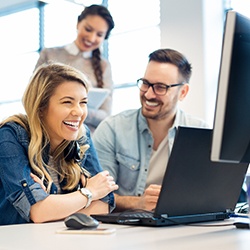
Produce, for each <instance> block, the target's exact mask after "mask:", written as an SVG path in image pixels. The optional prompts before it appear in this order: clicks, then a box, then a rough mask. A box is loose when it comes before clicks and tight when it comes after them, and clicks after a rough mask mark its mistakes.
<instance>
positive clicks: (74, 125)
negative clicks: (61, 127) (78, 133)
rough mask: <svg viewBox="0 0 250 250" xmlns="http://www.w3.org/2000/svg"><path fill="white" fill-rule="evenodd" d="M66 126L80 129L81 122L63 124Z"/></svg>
mask: <svg viewBox="0 0 250 250" xmlns="http://www.w3.org/2000/svg"><path fill="white" fill-rule="evenodd" d="M63 123H64V124H65V125H67V126H70V127H72V128H78V127H79V122H65V121H64V122H63Z"/></svg>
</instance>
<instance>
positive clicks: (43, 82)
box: [1, 63, 89, 192]
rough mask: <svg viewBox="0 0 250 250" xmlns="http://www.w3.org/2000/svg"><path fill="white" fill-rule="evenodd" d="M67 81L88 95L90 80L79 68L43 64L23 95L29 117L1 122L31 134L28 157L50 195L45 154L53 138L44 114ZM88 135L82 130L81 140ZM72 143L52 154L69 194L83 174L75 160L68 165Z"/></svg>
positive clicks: (12, 118) (58, 148) (49, 181)
mask: <svg viewBox="0 0 250 250" xmlns="http://www.w3.org/2000/svg"><path fill="white" fill-rule="evenodd" d="M65 81H77V82H79V83H81V84H82V85H83V86H84V87H85V88H86V91H87V92H88V85H89V82H88V79H87V78H86V77H85V75H84V74H83V73H81V72H80V71H78V70H76V69H75V68H73V67H71V66H68V65H64V64H61V63H49V64H43V65H41V66H40V67H38V68H37V70H36V71H35V72H34V74H33V76H32V77H31V79H30V82H29V84H28V86H27V88H26V90H25V92H24V95H23V99H22V102H23V106H24V109H25V111H26V115H24V114H18V115H13V116H10V117H9V118H7V119H5V120H4V121H3V122H1V126H2V125H4V124H5V123H7V122H16V123H18V124H20V125H21V126H22V127H24V128H25V130H26V131H27V132H28V134H29V137H30V143H29V148H28V157H29V162H30V165H31V168H32V169H33V171H34V172H35V173H36V174H37V175H38V176H39V177H40V178H41V179H42V180H46V181H47V182H48V186H47V192H49V191H50V188H51V184H52V178H51V176H50V174H49V173H48V171H47V170H46V168H45V167H44V166H46V167H48V168H49V167H50V166H48V165H46V163H45V162H44V160H43V151H44V149H45V147H46V146H47V145H49V143H50V141H49V135H48V132H47V130H46V127H45V126H44V123H43V119H42V116H41V114H42V112H43V111H44V110H46V109H47V108H48V104H49V100H50V98H51V96H52V95H53V93H54V91H55V89H56V88H57V87H58V86H59V85H60V84H62V83H63V82H65ZM84 135H86V130H85V128H84V126H82V128H81V130H80V131H79V134H78V138H77V139H80V138H82V137H84ZM69 143H70V141H66V140H64V141H63V142H62V143H61V144H60V145H59V146H58V147H57V148H56V150H55V151H54V152H53V153H52V157H53V159H54V162H55V164H56V166H57V167H58V169H57V170H58V174H59V176H60V182H61V181H62V180H64V179H65V180H66V184H65V186H64V187H63V189H65V190H72V189H74V188H75V187H76V186H77V185H78V183H79V180H80V175H81V173H82V169H81V167H80V166H79V165H78V164H77V163H76V162H75V161H74V160H73V159H72V160H70V161H69V162H68V161H67V162H66V161H65V157H64V149H65V148H66V147H67V146H68V145H69ZM88 147H89V146H88V145H80V149H81V157H83V155H84V153H85V151H86V150H87V149H88Z"/></svg>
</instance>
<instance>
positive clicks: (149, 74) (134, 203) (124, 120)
mask: <svg viewBox="0 0 250 250" xmlns="http://www.w3.org/2000/svg"><path fill="white" fill-rule="evenodd" d="M191 71H192V70H191V65H190V63H189V62H188V60H187V59H186V58H185V57H184V56H183V55H182V54H181V53H179V52H178V51H175V50H171V49H159V50H156V51H154V52H152V53H151V54H150V55H149V62H148V65H147V67H146V71H145V74H144V77H143V78H140V79H138V80H137V85H138V87H139V89H140V101H141V108H140V109H138V110H127V111H124V112H122V113H120V114H118V115H115V116H111V117H109V118H107V119H105V120H104V121H103V122H102V123H101V124H100V125H99V126H98V128H97V130H96V131H95V133H94V135H93V140H94V144H95V147H96V149H97V153H98V157H99V160H100V162H101V165H102V167H103V168H104V169H106V170H108V171H109V173H110V175H111V176H113V177H114V179H115V182H116V183H117V184H118V185H119V189H118V190H117V192H116V193H115V199H116V205H117V209H116V211H124V210H128V209H145V210H152V209H154V208H155V206H156V203H157V200H158V196H159V193H160V189H161V183H162V180H163V176H164V173H165V170H166V165H167V161H168V158H169V154H170V151H171V149H172V146H173V141H174V137H175V133H176V130H177V128H178V126H189V127H207V125H206V123H205V122H204V121H202V120H201V119H198V118H196V117H193V116H191V115H189V114H186V113H185V112H183V111H182V110H180V109H179V108H178V102H179V101H182V100H183V99H184V98H185V97H186V95H187V93H188V90H189V84H188V83H189V80H190V76H191ZM128 101H129V97H128ZM180 157H181V155H180Z"/></svg>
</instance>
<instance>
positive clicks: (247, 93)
mask: <svg viewBox="0 0 250 250" xmlns="http://www.w3.org/2000/svg"><path fill="white" fill-rule="evenodd" d="M249 144H250V19H249V18H247V17H245V16H243V15H241V14H239V13H237V12H235V11H228V12H227V15H226V21H225V27H224V35H223V45H222V53H221V64H220V73H219V81H218V92H217V100H216V107H215V116H214V126H213V136H212V147H211V160H212V161H221V162H236V163H237V162H248V163H250V145H249Z"/></svg>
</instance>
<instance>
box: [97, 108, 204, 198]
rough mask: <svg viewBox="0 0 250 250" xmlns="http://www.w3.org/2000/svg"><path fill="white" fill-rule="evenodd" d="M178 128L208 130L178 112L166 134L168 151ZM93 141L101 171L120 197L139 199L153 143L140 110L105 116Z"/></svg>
mask: <svg viewBox="0 0 250 250" xmlns="http://www.w3.org/2000/svg"><path fill="white" fill-rule="evenodd" d="M178 126H190V127H207V124H206V123H205V122H204V121H202V120H201V119H198V118H195V117H193V116H191V115H189V114H185V113H184V112H183V111H182V110H178V111H177V114H176V118H175V121H174V124H173V126H172V128H171V129H170V130H169V132H168V149H167V150H168V152H170V151H171V149H172V146H173V143H174V137H175V134H176V130H177V127H178ZM93 142H94V145H95V148H96V151H97V154H98V158H99V160H100V163H101V165H102V167H103V169H106V170H108V171H109V172H110V175H112V176H113V177H114V179H115V181H116V183H117V184H118V185H119V189H118V190H117V191H116V193H117V194H119V195H130V196H140V195H142V194H143V193H144V190H145V186H146V180H147V175H148V170H149V161H150V156H151V151H152V148H153V144H154V140H153V137H152V133H151V131H150V130H149V127H148V124H147V120H146V119H145V117H144V116H143V115H142V114H141V109H138V110H127V111H124V112H122V113H120V114H118V115H115V116H111V117H108V118H107V119H105V120H104V121H103V122H102V123H101V124H100V125H99V126H98V127H97V129H96V131H95V133H94V135H93Z"/></svg>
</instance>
